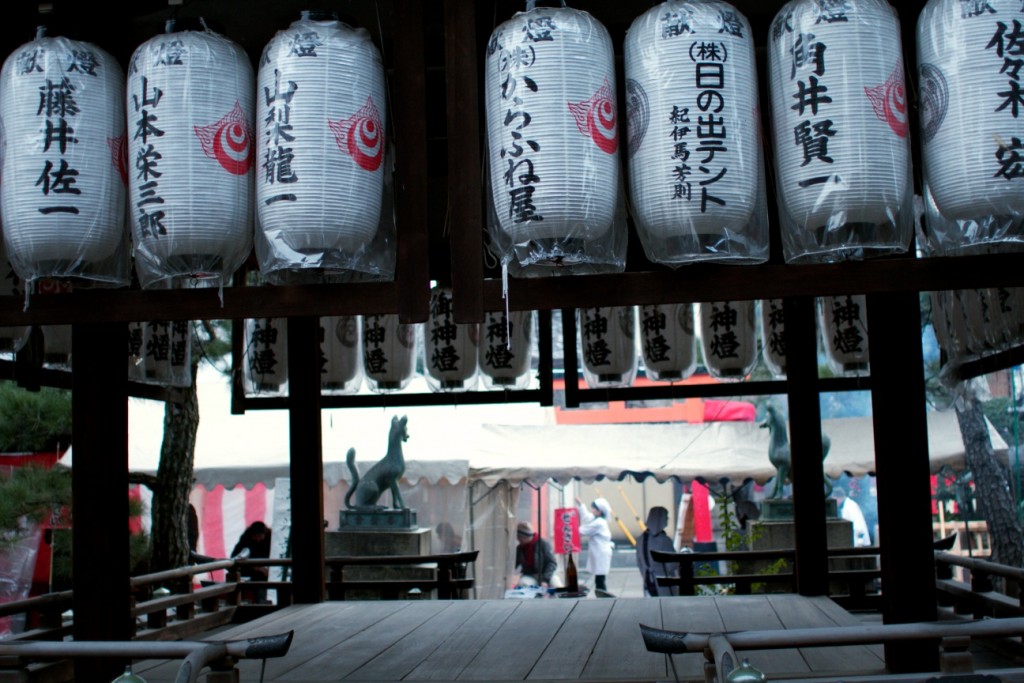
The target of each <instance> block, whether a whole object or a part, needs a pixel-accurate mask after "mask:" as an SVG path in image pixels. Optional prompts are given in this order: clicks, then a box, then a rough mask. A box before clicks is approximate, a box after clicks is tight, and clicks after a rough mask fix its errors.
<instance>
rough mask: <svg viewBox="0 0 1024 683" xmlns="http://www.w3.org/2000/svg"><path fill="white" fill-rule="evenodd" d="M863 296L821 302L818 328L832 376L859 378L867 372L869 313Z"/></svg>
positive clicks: (835, 298) (855, 295) (825, 298)
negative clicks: (833, 373) (833, 374)
mask: <svg viewBox="0 0 1024 683" xmlns="http://www.w3.org/2000/svg"><path fill="white" fill-rule="evenodd" d="M865 301H866V299H865V297H864V295H863V294H844V295H841V296H826V297H822V298H821V299H819V303H820V305H819V309H818V310H819V316H820V319H819V327H820V329H821V340H822V344H823V346H824V348H825V357H826V358H827V359H828V363H829V366H830V367H831V368H832V370H833V372H835V373H836V374H840V375H859V374H864V373H866V372H867V369H868V312H867V304H866V303H865Z"/></svg>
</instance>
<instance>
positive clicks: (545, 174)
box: [484, 7, 619, 244]
mask: <svg viewBox="0 0 1024 683" xmlns="http://www.w3.org/2000/svg"><path fill="white" fill-rule="evenodd" d="M484 69H485V72H484V73H485V75H484V98H485V107H486V113H487V146H488V157H489V162H490V177H491V192H492V196H493V200H494V207H495V212H496V215H497V220H498V224H499V226H500V229H501V230H502V231H503V232H504V233H505V234H506V235H507V236H508V238H510V239H511V241H512V242H513V243H515V244H520V243H525V242H529V241H537V240H555V241H558V240H563V239H567V238H571V239H580V240H584V241H588V240H592V239H596V238H599V237H601V236H602V235H604V234H605V233H607V232H608V231H609V230H610V229H611V227H612V222H613V218H614V215H615V209H616V202H617V200H618V188H619V157H618V150H619V134H618V117H617V112H616V95H615V62H614V53H613V49H612V41H611V37H610V36H609V35H608V31H607V30H606V29H605V28H604V27H603V26H602V25H601V24H600V23H599V22H598V21H597V20H595V19H594V18H593V17H592V16H590V15H589V14H587V13H586V12H583V11H579V10H574V9H571V8H566V7H562V8H547V7H543V8H536V9H532V10H530V11H527V12H520V13H518V14H516V15H515V16H514V17H512V18H511V19H509V20H508V21H506V22H505V23H503V24H501V25H500V26H498V28H496V29H495V30H494V32H493V33H492V34H491V39H490V43H489V45H488V48H487V58H486V63H485V67H484Z"/></svg>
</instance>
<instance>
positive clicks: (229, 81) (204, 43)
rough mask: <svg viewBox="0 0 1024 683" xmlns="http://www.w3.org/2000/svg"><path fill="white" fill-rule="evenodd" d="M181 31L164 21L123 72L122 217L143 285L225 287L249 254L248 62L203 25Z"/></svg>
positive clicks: (251, 87)
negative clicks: (125, 215) (125, 189)
mask: <svg viewBox="0 0 1024 683" xmlns="http://www.w3.org/2000/svg"><path fill="white" fill-rule="evenodd" d="M181 26H183V24H178V23H175V21H174V20H171V21H168V24H167V29H168V32H167V33H165V34H163V35H160V36H156V37H155V38H152V39H150V40H149V41H147V42H145V43H143V44H142V45H141V46H139V48H138V49H137V50H136V51H135V54H134V55H132V59H131V63H130V65H129V68H128V93H127V103H128V105H127V107H128V159H129V165H130V167H131V171H130V173H129V203H128V211H129V213H130V215H131V221H132V238H133V241H134V246H135V269H136V271H137V272H138V274H139V280H140V281H141V282H142V285H143V286H144V287H152V286H154V285H159V286H168V285H170V286H196V285H207V286H222V285H224V284H227V283H228V281H229V280H230V278H231V275H232V274H233V273H234V271H235V270H236V269H237V268H238V266H240V265H241V264H242V262H243V261H244V260H245V258H246V257H247V256H248V255H249V252H250V251H251V249H252V218H253V186H252V184H253V166H254V160H255V153H256V144H255V140H254V139H253V111H254V107H253V104H254V103H253V98H254V94H255V92H256V86H255V78H254V76H253V70H252V66H251V64H250V63H249V57H248V56H247V55H246V53H245V51H244V50H243V49H242V48H241V47H240V46H238V45H237V44H235V43H233V42H232V41H230V40H228V39H227V38H224V37H223V36H220V35H218V34H216V33H214V32H213V31H210V30H206V29H205V28H204V26H205V24H203V25H201V26H198V27H197V28H199V29H200V30H176V27H177V28H180V27H181Z"/></svg>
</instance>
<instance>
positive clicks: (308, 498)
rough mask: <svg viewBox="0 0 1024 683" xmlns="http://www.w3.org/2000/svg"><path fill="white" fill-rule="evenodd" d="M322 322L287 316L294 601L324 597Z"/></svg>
mask: <svg viewBox="0 0 1024 683" xmlns="http://www.w3.org/2000/svg"><path fill="white" fill-rule="evenodd" d="M319 331H320V321H319V319H317V318H288V429H289V439H288V440H289V448H290V449H291V502H292V523H291V530H290V537H289V541H290V542H289V546H290V549H291V556H292V587H293V591H294V599H295V602H298V603H313V602H323V599H324V463H323V444H322V441H321V436H322V435H321V427H320V344H319Z"/></svg>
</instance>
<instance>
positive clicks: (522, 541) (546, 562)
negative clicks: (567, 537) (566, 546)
mask: <svg viewBox="0 0 1024 683" xmlns="http://www.w3.org/2000/svg"><path fill="white" fill-rule="evenodd" d="M516 540H517V541H518V542H519V545H517V546H516V568H517V570H518V571H519V576H520V577H524V576H529V577H532V578H533V579H534V580H536V581H537V583H538V584H540V585H541V586H544V587H547V586H550V585H551V581H552V578H553V577H554V575H555V570H556V569H558V562H557V561H556V560H555V553H554V551H552V550H551V544H550V543H548V542H547V541H545V540H544V539H543V538H541V537H540V534H538V533H536V532H534V530H533V525H532V524H530V523H529V522H520V523H519V525H518V526H517V527H516Z"/></svg>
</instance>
